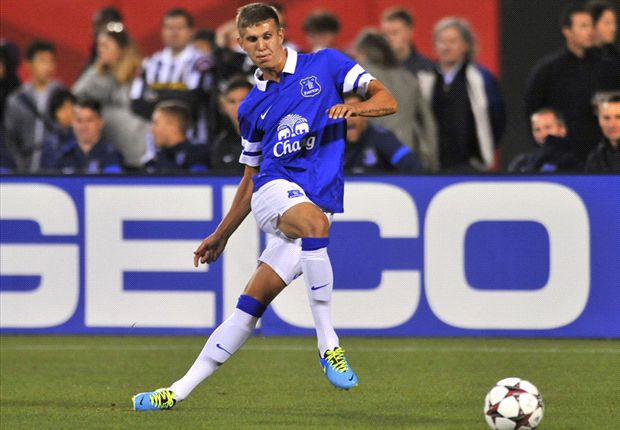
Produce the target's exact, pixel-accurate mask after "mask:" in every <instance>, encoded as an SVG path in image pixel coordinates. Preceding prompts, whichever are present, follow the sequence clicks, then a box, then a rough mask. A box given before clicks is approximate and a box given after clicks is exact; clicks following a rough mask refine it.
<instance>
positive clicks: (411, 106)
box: [355, 30, 439, 170]
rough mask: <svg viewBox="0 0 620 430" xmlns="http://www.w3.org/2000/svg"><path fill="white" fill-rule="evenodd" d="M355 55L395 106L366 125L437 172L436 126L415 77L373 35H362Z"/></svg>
mask: <svg viewBox="0 0 620 430" xmlns="http://www.w3.org/2000/svg"><path fill="white" fill-rule="evenodd" d="M355 52H356V55H355V58H356V60H357V62H358V63H360V65H361V66H362V67H364V69H366V70H367V71H368V73H370V74H371V75H373V76H374V77H375V78H377V79H378V80H379V81H381V82H382V83H383V84H384V85H385V86H386V87H387V89H388V90H390V92H391V93H392V94H394V97H395V98H396V101H397V102H398V112H396V113H395V114H393V115H388V116H384V117H379V118H371V119H370V123H371V124H375V125H378V126H381V127H383V128H386V129H388V130H390V131H391V132H392V133H394V134H395V135H396V137H397V138H398V140H399V141H400V142H402V143H403V144H404V145H406V146H407V147H409V149H411V150H412V151H413V152H414V153H415V154H416V156H418V157H420V159H421V160H422V162H423V163H424V166H425V168H426V169H428V170H437V168H438V164H439V162H438V149H437V126H436V124H435V119H434V117H433V113H432V111H431V109H430V107H429V105H428V103H427V101H426V100H425V99H424V97H423V96H422V92H421V90H420V84H419V83H418V79H417V78H416V76H415V75H414V74H413V73H411V72H409V71H408V70H407V69H405V67H404V66H402V65H400V64H399V62H398V60H397V58H396V56H395V55H394V52H393V51H392V49H391V48H390V45H389V43H388V42H387V40H386V39H385V38H384V37H383V36H382V35H381V34H379V33H377V32H376V31H373V30H366V31H363V32H362V33H361V34H360V36H358V38H357V40H356V42H355Z"/></svg>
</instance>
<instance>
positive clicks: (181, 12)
mask: <svg viewBox="0 0 620 430" xmlns="http://www.w3.org/2000/svg"><path fill="white" fill-rule="evenodd" d="M167 18H184V19H185V23H186V24H187V26H188V27H189V28H194V17H193V15H192V14H191V13H189V12H188V11H187V10H186V9H183V8H181V7H174V8H172V9H170V10H169V11H168V12H166V14H165V15H164V18H163V19H162V20H161V23H162V25H163V24H164V21H166V19H167Z"/></svg>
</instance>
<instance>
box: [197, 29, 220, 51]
mask: <svg viewBox="0 0 620 430" xmlns="http://www.w3.org/2000/svg"><path fill="white" fill-rule="evenodd" d="M192 43H193V44H194V48H196V49H197V50H198V51H200V52H201V53H202V55H204V56H205V57H209V56H212V55H213V52H214V51H215V48H216V45H215V31H213V30H211V29H210V28H203V29H200V30H198V31H197V32H196V33H194V37H193V39H192Z"/></svg>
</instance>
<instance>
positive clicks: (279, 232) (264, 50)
mask: <svg viewBox="0 0 620 430" xmlns="http://www.w3.org/2000/svg"><path fill="white" fill-rule="evenodd" d="M237 27H238V29H239V36H240V37H239V44H240V46H241V48H242V49H243V50H244V51H245V52H246V53H247V54H248V55H249V57H250V58H251V59H252V61H253V62H254V63H255V64H256V66H258V69H257V71H256V74H255V77H256V85H255V87H254V88H253V89H252V91H251V92H250V93H249V94H248V96H247V97H246V99H245V100H244V101H243V103H242V104H241V106H240V107H239V128H240V131H241V137H242V144H243V152H242V154H241V157H240V162H241V163H243V164H245V165H246V167H245V171H244V176H243V178H242V179H241V182H240V184H239V187H238V189H237V192H236V195H235V198H234V200H233V203H232V206H231V208H230V210H229V211H228V212H227V213H226V215H225V216H224V217H223V219H222V221H221V222H220V224H219V225H218V227H217V228H216V229H215V231H214V232H213V233H212V234H211V235H210V236H208V237H206V238H205V239H204V240H203V241H202V242H201V243H200V245H199V246H198V248H197V249H196V251H194V265H195V266H198V264H199V263H208V264H210V263H213V262H214V261H216V260H217V259H218V257H219V256H220V255H221V253H222V252H223V251H224V248H225V246H226V243H227V241H228V238H229V237H230V236H231V235H232V234H233V232H234V231H235V230H236V229H237V227H238V226H239V225H240V224H241V223H242V221H243V220H244V219H245V218H246V217H247V216H248V215H249V213H250V211H252V212H253V213H254V217H255V219H256V221H257V223H258V225H259V227H260V228H261V229H262V230H263V231H264V232H266V233H267V235H268V241H267V246H266V249H265V250H264V252H263V253H262V254H261V256H260V257H259V264H258V267H257V269H256V271H255V273H254V275H253V276H252V278H251V279H250V281H249V282H248V284H247V285H246V287H245V290H244V291H243V294H242V295H241V296H240V297H239V301H238V303H237V307H236V309H235V310H234V312H233V314H232V315H231V316H230V317H229V318H228V319H226V321H224V322H223V323H222V324H221V325H220V326H219V327H218V328H217V329H216V330H215V331H214V332H213V333H212V334H211V336H210V337H209V339H208V340H207V343H206V345H205V346H204V348H203V349H202V351H201V352H200V354H199V356H198V358H197V359H196V361H195V362H194V364H193V365H192V367H191V368H190V369H189V371H188V372H187V373H186V374H185V376H183V377H182V378H181V379H179V380H178V381H176V382H175V383H173V384H172V385H171V386H170V387H168V388H160V389H158V390H155V391H150V392H144V393H139V394H137V395H135V396H134V397H133V406H134V409H136V410H161V409H170V408H172V407H173V406H174V405H175V404H176V403H177V402H179V401H181V400H183V399H185V398H186V397H187V396H188V395H189V393H190V392H191V391H192V390H193V389H194V388H195V387H196V386H197V385H198V384H199V383H200V382H202V381H203V380H204V379H206V378H207V377H209V376H210V375H211V374H212V373H213V372H215V370H216V369H217V368H218V367H219V366H220V365H221V364H223V363H224V362H226V360H228V359H229V358H230V357H231V356H232V355H233V354H234V353H235V352H236V351H237V350H238V349H239V348H240V347H241V346H242V345H243V344H244V343H245V341H246V340H247V339H248V338H249V337H250V335H251V334H252V331H253V330H254V328H255V327H256V323H257V321H258V319H259V318H260V317H261V316H262V314H263V312H264V311H265V309H266V307H267V306H268V305H269V303H270V302H271V301H272V300H273V299H274V298H275V297H276V296H277V295H278V294H279V293H280V292H281V291H282V290H283V289H284V287H286V285H288V284H289V283H290V282H291V281H292V280H293V279H295V278H296V277H297V276H299V275H300V274H301V273H303V274H304V278H305V281H306V286H307V290H308V296H309V301H310V307H311V311H312V315H313V318H314V322H315V327H316V333H317V337H318V349H319V357H320V363H321V366H322V367H323V369H324V372H325V375H326V376H327V379H328V380H329V382H331V383H332V384H333V385H334V386H336V387H338V388H342V389H349V388H352V387H354V386H355V385H357V376H356V375H355V373H354V372H353V370H352V369H351V367H350V366H349V364H348V362H347V360H346V357H345V355H344V350H343V349H342V348H341V347H340V342H339V340H338V336H337V335H336V332H335V331H334V328H333V326H332V322H331V307H330V303H331V295H332V288H333V274H332V267H331V263H330V260H329V257H328V254H327V245H328V244H329V226H330V221H331V217H332V214H333V213H337V212H342V211H343V191H344V180H343V172H342V158H343V152H344V145H345V133H346V123H345V118H348V117H350V116H355V115H363V116H381V115H388V114H391V113H394V112H395V111H396V108H397V106H396V101H395V99H394V97H392V95H391V94H390V93H389V91H388V90H387V89H386V88H385V87H384V86H383V84H381V83H380V82H379V81H377V80H375V79H374V78H373V77H372V76H371V75H369V74H368V73H367V72H366V71H365V70H364V69H363V68H362V67H361V66H359V65H358V64H356V63H355V62H353V61H352V60H350V59H349V58H348V57H346V56H344V55H342V54H341V53H339V52H338V51H335V50H331V49H326V50H322V51H320V52H318V53H315V54H298V53H297V52H295V51H293V50H291V49H286V48H284V47H283V41H284V32H283V29H282V28H281V27H280V24H279V21H278V14H277V12H276V11H275V9H273V7H271V6H269V5H266V4H262V3H253V4H249V5H246V6H243V7H241V8H240V9H239V11H238V14H237ZM351 91H354V92H357V93H359V94H362V95H365V96H367V97H368V98H367V100H365V101H363V102H360V103H357V104H353V105H350V104H344V103H343V99H342V96H343V94H344V93H347V92H351Z"/></svg>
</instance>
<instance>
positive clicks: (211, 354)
mask: <svg viewBox="0 0 620 430" xmlns="http://www.w3.org/2000/svg"><path fill="white" fill-rule="evenodd" d="M265 308H266V306H265V305H264V304H262V303H261V302H259V301H258V300H256V299H254V298H252V297H250V296H245V295H242V296H241V297H239V302H238V303H237V308H236V309H235V310H234V312H233V313H232V315H231V316H230V317H228V319H226V321H224V322H223V323H222V324H220V326H219V327H218V328H216V329H215V331H214V332H213V333H212V334H211V336H209V339H208V340H207V343H206V344H205V346H204V347H203V348H202V351H200V354H199V355H198V358H196V361H194V364H193V365H192V367H190V369H189V370H188V371H187V373H186V374H185V376H183V377H182V378H181V379H179V380H178V381H176V382H175V383H174V384H172V385H171V386H170V389H171V390H172V391H173V392H174V398H175V400H183V399H185V398H186V397H187V396H188V395H189V393H191V392H192V390H193V389H194V388H196V387H197V386H198V384H200V383H201V382H202V381H204V380H205V379H206V378H208V377H209V376H211V375H212V374H213V372H215V371H216V370H217V369H218V367H219V366H220V365H222V364H223V363H224V362H225V361H226V360H228V359H229V358H230V357H231V356H232V355H233V354H234V353H235V352H236V351H237V350H238V349H239V348H241V346H243V344H244V343H245V342H246V341H247V340H248V339H249V337H250V336H251V335H252V331H253V330H254V328H256V323H257V322H258V319H259V318H260V317H261V316H262V314H263V312H264V311H265Z"/></svg>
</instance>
